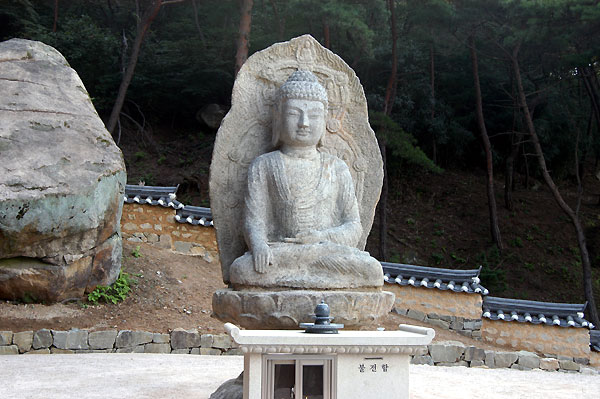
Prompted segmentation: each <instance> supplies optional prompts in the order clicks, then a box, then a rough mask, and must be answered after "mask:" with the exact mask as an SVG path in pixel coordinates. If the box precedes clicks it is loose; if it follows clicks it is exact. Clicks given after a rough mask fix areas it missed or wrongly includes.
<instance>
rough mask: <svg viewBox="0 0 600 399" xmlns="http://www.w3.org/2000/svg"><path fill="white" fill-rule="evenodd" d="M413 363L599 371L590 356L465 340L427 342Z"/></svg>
mask: <svg viewBox="0 0 600 399" xmlns="http://www.w3.org/2000/svg"><path fill="white" fill-rule="evenodd" d="M411 363H412V364H428V365H430V366H464V367H483V368H511V369H517V370H533V369H541V370H545V371H562V372H581V373H585V374H594V375H596V374H600V371H598V370H596V369H594V368H592V367H589V364H590V361H589V358H577V357H570V356H555V355H545V356H543V357H540V356H538V355H536V354H535V353H532V352H527V351H519V352H495V351H491V350H484V349H480V348H477V347H475V346H465V345H464V344H463V343H462V342H457V341H447V342H437V343H433V344H431V345H428V346H427V348H426V349H423V354H421V355H416V356H414V357H413V358H412V360H411Z"/></svg>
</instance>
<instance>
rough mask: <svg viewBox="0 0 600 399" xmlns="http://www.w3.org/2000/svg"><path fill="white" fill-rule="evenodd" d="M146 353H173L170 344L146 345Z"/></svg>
mask: <svg viewBox="0 0 600 399" xmlns="http://www.w3.org/2000/svg"><path fill="white" fill-rule="evenodd" d="M144 353H171V345H169V344H166V343H165V344H155V343H152V344H146V345H144Z"/></svg>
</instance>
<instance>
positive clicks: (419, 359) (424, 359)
mask: <svg viewBox="0 0 600 399" xmlns="http://www.w3.org/2000/svg"><path fill="white" fill-rule="evenodd" d="M410 364H427V365H429V366H433V359H432V358H431V356H429V355H423V356H415V357H413V358H412V359H411V361H410Z"/></svg>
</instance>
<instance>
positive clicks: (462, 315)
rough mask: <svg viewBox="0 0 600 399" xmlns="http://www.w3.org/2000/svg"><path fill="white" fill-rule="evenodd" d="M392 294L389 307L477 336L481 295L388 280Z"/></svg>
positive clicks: (477, 337) (407, 314)
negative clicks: (392, 298)
mask: <svg viewBox="0 0 600 399" xmlns="http://www.w3.org/2000/svg"><path fill="white" fill-rule="evenodd" d="M385 290H386V291H391V292H393V293H394V294H395V295H396V302H395V303H394V309H393V311H394V312H396V313H398V314H401V315H404V316H408V317H410V318H412V319H415V320H419V321H424V322H426V323H429V324H431V325H434V326H436V327H441V328H444V329H446V330H453V331H456V332H457V333H459V334H461V335H464V336H467V337H470V338H475V339H480V338H481V323H482V322H481V304H482V300H481V295H478V294H467V293H463V292H460V293H457V292H454V291H442V290H438V289H428V288H421V287H412V286H401V285H397V284H390V285H387V284H386V286H385Z"/></svg>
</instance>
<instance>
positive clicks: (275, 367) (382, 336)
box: [223, 317, 435, 399]
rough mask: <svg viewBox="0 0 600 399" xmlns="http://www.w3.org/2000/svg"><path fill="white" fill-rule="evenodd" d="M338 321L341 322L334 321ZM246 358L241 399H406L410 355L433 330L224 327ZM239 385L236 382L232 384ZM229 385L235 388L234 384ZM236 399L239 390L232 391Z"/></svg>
mask: <svg viewBox="0 0 600 399" xmlns="http://www.w3.org/2000/svg"><path fill="white" fill-rule="evenodd" d="M336 320H337V317H336ZM225 328H226V329H227V332H228V333H229V335H230V336H231V338H232V339H233V340H234V341H235V342H236V343H237V344H238V345H239V346H240V349H241V351H242V352H243V353H244V376H243V398H244V399H250V398H251V399H258V398H272V397H273V395H274V394H275V393H277V394H276V395H275V396H276V397H291V394H293V395H294V396H293V397H302V398H304V397H319V398H327V399H335V398H344V399H352V398H361V399H369V398H378V399H379V398H387V397H393V398H397V399H405V398H408V393H409V389H408V388H409V363H410V356H411V355H415V354H419V353H420V352H421V351H422V350H426V345H428V344H429V343H431V340H432V339H433V337H434V336H435V331H434V330H433V329H431V328H424V327H416V326H409V325H403V324H401V325H400V326H399V329H398V330H396V331H340V332H339V333H338V334H308V333H305V332H303V331H273V330H245V331H240V329H239V328H238V327H236V326H235V325H233V324H230V323H227V324H225ZM233 384H235V383H233ZM233 384H231V385H233ZM231 392H232V393H233V392H236V393H235V394H234V395H230V396H223V397H231V398H232V397H234V396H235V397H238V395H239V388H238V389H237V390H234V389H231Z"/></svg>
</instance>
